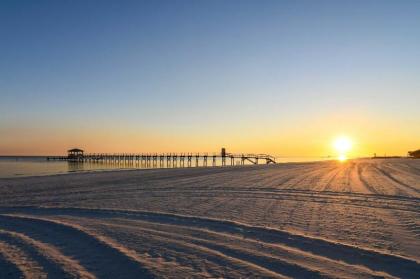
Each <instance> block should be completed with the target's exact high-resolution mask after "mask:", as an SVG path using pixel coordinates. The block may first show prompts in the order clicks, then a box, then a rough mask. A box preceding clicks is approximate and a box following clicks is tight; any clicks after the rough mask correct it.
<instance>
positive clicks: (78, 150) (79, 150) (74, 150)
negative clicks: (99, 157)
mask: <svg viewBox="0 0 420 279" xmlns="http://www.w3.org/2000/svg"><path fill="white" fill-rule="evenodd" d="M67 152H83V150H82V149H79V148H73V149H69V150H67Z"/></svg>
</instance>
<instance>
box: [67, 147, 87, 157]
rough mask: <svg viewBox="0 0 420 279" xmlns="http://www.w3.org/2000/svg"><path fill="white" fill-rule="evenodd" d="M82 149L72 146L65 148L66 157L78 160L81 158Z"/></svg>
mask: <svg viewBox="0 0 420 279" xmlns="http://www.w3.org/2000/svg"><path fill="white" fill-rule="evenodd" d="M83 152H84V151H83V150H82V149H79V148H73V149H69V150H67V157H68V159H70V160H80V159H82V158H83Z"/></svg>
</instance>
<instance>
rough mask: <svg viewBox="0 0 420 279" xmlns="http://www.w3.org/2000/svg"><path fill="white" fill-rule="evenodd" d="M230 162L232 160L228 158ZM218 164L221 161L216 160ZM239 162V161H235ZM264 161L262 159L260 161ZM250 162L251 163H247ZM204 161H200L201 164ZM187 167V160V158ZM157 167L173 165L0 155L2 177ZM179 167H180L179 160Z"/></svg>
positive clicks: (300, 159) (286, 159)
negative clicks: (54, 159) (70, 160)
mask: <svg viewBox="0 0 420 279" xmlns="http://www.w3.org/2000/svg"><path fill="white" fill-rule="evenodd" d="M325 159H328V158H321V157H278V158H276V161H277V162H278V163H285V162H303V161H320V160H325ZM226 161H227V164H230V160H228V159H227V160H226ZM216 163H217V165H218V166H220V165H221V162H220V161H217V162H216ZM235 163H236V164H238V163H239V162H235ZM260 163H262V161H261V162H260ZM247 164H250V163H247ZM202 165H203V162H202V161H201V160H200V161H199V166H202ZM184 166H185V167H187V160H186V159H185V165H184ZM208 166H211V159H210V158H209V160H208ZM155 167H163V168H167V167H171V168H172V167H173V166H172V165H169V166H167V165H166V160H165V164H164V165H163V166H160V165H159V161H158V164H157V165H156V166H153V165H150V166H146V165H145V164H141V163H140V162H118V163H101V162H67V161H47V158H46V157H43V156H0V178H13V177H23V176H41V175H53V174H64V173H73V172H89V171H105V170H123V169H146V168H155ZM177 167H180V162H178V165H177ZM192 167H195V159H193V161H192Z"/></svg>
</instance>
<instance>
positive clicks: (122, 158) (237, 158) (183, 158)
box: [47, 148, 276, 168]
mask: <svg viewBox="0 0 420 279" xmlns="http://www.w3.org/2000/svg"><path fill="white" fill-rule="evenodd" d="M47 160H49V161H53V160H54V161H69V162H100V163H133V164H139V165H143V166H145V167H152V168H153V167H192V166H195V167H199V166H202V167H210V166H213V167H216V166H227V165H230V166H234V165H245V164H253V165H258V164H259V163H261V162H263V163H265V164H276V160H275V158H274V157H273V156H270V155H267V154H233V153H227V152H226V151H225V149H224V148H222V152H221V153H220V154H215V153H213V154H211V155H209V154H208V153H161V154H158V153H141V154H129V153H116V154H108V153H87V154H85V153H84V152H83V150H81V149H71V150H69V151H68V156H51V157H47Z"/></svg>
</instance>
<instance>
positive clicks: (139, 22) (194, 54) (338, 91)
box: [0, 0, 420, 156]
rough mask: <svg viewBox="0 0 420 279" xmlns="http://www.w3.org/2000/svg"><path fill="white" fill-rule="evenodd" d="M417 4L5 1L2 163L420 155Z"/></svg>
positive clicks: (0, 25)
mask: <svg viewBox="0 0 420 279" xmlns="http://www.w3.org/2000/svg"><path fill="white" fill-rule="evenodd" d="M419 77H420V1H397V0H395V1H264V0H263V1H169V0H168V1H42V0H41V1H13V0H4V1H1V2H0V97H1V99H0V154H3V155H10V154H15V155H22V154H26V155H30V154H39V155H43V154H62V153H63V152H65V150H66V149H67V148H68V147H74V146H77V147H82V148H84V149H85V150H87V151H89V152H182V151H194V152H196V151H197V152H203V151H209V152H212V151H218V150H219V149H220V147H222V146H225V147H226V148H227V149H228V150H229V151H236V152H258V153H271V154H275V155H282V156H327V155H335V151H334V148H333V146H332V141H333V140H334V138H336V137H338V136H340V135H347V136H348V137H350V138H352V139H353V141H354V144H353V145H354V146H353V149H352V151H351V154H350V155H351V156H366V155H372V154H373V153H374V152H376V153H377V154H378V155H382V154H384V153H386V154H388V155H405V154H406V153H407V151H408V150H413V149H418V148H420V129H419V128H420V110H419V104H420V78H419Z"/></svg>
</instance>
